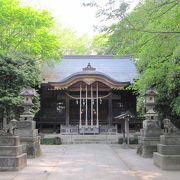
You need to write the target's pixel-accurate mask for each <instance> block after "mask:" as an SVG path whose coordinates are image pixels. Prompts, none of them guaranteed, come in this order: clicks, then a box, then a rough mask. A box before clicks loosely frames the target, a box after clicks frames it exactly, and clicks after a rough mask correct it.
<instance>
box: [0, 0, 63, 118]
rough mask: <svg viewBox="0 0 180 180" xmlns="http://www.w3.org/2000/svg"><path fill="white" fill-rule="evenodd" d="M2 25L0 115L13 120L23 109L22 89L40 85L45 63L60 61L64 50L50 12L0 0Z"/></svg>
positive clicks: (36, 100) (13, 1) (36, 99)
mask: <svg viewBox="0 0 180 180" xmlns="http://www.w3.org/2000/svg"><path fill="white" fill-rule="evenodd" d="M0 24H1V25H0V115H1V119H2V118H6V119H7V120H10V119H12V118H14V117H15V116H16V115H18V114H19V112H20V110H21V107H20V106H21V103H22V98H21V97H19V92H20V90H21V89H22V88H23V87H34V88H38V87H39V85H40V82H41V69H42V64H43V63H44V62H53V61H54V60H60V58H61V55H62V49H61V48H60V47H61V44H60V42H59V39H58V36H57V35H56V34H54V32H53V28H54V20H53V18H52V16H51V15H50V14H49V12H48V11H45V10H35V9H33V8H31V7H27V6H21V5H20V3H19V1H18V0H0ZM34 101H35V104H36V107H35V109H34V111H36V110H37V109H38V106H39V105H38V97H36V98H35V99H34Z"/></svg>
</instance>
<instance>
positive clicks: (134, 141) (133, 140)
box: [118, 137, 138, 144]
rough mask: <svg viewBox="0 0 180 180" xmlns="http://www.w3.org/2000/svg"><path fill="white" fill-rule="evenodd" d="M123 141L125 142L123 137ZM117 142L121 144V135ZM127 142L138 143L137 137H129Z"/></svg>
mask: <svg viewBox="0 0 180 180" xmlns="http://www.w3.org/2000/svg"><path fill="white" fill-rule="evenodd" d="M125 142H126V144H127V138H125ZM118 143H119V144H123V137H121V138H119V140H118ZM129 144H138V137H130V138H129Z"/></svg>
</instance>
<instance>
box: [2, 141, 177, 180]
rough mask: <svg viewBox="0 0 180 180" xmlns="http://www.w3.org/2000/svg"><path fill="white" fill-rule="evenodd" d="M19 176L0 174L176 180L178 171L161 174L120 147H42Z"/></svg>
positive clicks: (28, 179) (43, 179) (39, 178)
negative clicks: (40, 154)
mask: <svg viewBox="0 0 180 180" xmlns="http://www.w3.org/2000/svg"><path fill="white" fill-rule="evenodd" d="M41 147H42V151H43V155H42V156H41V157H39V158H36V159H29V160H28V166H27V167H26V168H24V169H23V170H22V171H19V172H0V180H178V179H179V178H180V172H179V171H163V170H161V169H159V168H157V167H156V166H154V165H153V159H145V158H142V157H140V156H138V155H136V150H135V149H132V148H131V149H124V148H122V147H121V146H120V145H106V144H104V145H103V144H76V145H60V146H57V145H51V146H50V145H49V146H48V145H43V146H41Z"/></svg>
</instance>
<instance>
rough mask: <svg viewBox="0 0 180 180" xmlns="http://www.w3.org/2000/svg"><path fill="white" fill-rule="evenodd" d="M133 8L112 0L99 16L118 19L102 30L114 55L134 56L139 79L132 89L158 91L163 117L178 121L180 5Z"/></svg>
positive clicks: (171, 0) (163, 1) (163, 0)
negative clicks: (130, 9) (130, 8)
mask: <svg viewBox="0 0 180 180" xmlns="http://www.w3.org/2000/svg"><path fill="white" fill-rule="evenodd" d="M113 5H114V7H115V8H113ZM96 6H97V5H96ZM129 7H130V6H129V4H128V3H126V2H122V3H120V4H119V5H118V6H115V1H113V0H110V1H109V4H107V6H106V7H104V8H100V9H99V10H98V16H105V20H109V19H111V18H113V19H114V20H115V21H114V22H113V24H112V25H111V26H109V27H103V28H101V30H103V31H104V32H105V33H106V34H107V36H109V39H108V45H109V46H110V47H111V54H116V55H119V56H121V55H125V54H130V55H133V56H134V57H135V58H136V65H137V68H138V71H139V77H137V80H136V81H135V83H134V84H133V85H132V86H131V88H133V89H135V90H137V91H138V93H139V94H140V95H142V94H143V93H144V91H145V90H146V89H148V88H151V87H153V88H156V89H157V91H158V92H159V94H160V95H159V97H158V98H157V109H158V112H159V115H160V118H164V117H170V118H171V119H178V116H179V115H180V98H179V89H180V71H179V70H180V61H179V60H180V46H179V42H180V36H179V34H180V31H179V28H180V23H179V19H180V11H179V9H180V2H179V1H178V0H159V1H152V0H144V1H141V2H140V3H139V4H138V5H137V6H136V8H135V9H133V10H132V11H129ZM106 52H107V50H106ZM139 102H140V104H139V109H140V110H143V109H144V108H143V107H141V105H142V100H139ZM179 124H180V123H179Z"/></svg>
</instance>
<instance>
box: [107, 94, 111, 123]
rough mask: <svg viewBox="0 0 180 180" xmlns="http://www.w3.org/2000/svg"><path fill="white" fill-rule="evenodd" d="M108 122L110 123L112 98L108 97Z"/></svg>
mask: <svg viewBox="0 0 180 180" xmlns="http://www.w3.org/2000/svg"><path fill="white" fill-rule="evenodd" d="M108 124H109V125H112V98H111V97H110V98H109V99H108Z"/></svg>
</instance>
